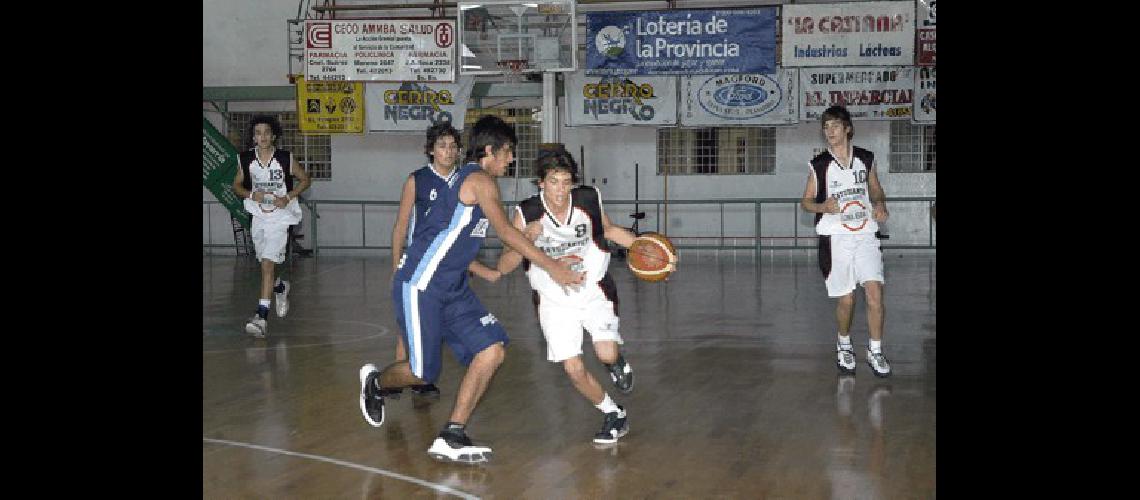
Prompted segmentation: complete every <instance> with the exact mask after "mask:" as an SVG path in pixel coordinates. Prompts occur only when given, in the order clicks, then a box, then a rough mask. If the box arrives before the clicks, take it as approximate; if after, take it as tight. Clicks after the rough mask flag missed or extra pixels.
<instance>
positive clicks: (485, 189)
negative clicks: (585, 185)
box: [460, 172, 585, 285]
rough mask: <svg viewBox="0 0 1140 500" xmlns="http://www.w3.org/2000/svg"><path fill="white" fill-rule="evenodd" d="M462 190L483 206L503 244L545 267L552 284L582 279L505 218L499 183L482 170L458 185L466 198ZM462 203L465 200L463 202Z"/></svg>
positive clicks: (581, 275)
mask: <svg viewBox="0 0 1140 500" xmlns="http://www.w3.org/2000/svg"><path fill="white" fill-rule="evenodd" d="M464 190H468V193H470V194H471V195H473V196H474V198H475V200H474V201H475V203H478V204H479V207H480V208H482V209H483V213H484V214H485V215H486V216H487V221H488V222H490V223H491V227H494V228H495V232H496V233H498V234H499V239H501V240H503V243H505V244H506V245H509V246H510V247H511V248H514V249H515V250H516V251H517V252H519V253H521V254H522V256H523V257H525V258H527V259H529V260H530V261H531V262H533V263H534V264H535V265H537V266H538V267H541V268H542V269H544V270H546V272H547V273H549V274H550V278H551V279H553V280H554V282H555V283H558V284H560V285H573V284H580V283H581V282H582V279H583V278H584V277H585V273H579V272H574V271H571V270H570V265H569V264H566V263H562V262H558V261H556V260H554V259H552V258H550V256H548V255H546V253H545V252H543V251H542V250H539V248H538V247H536V246H534V244H533V243H531V242H529V241H527V239H526V236H524V235H523V233H522V232H521V231H519V230H518V229H516V228H515V227H514V226H512V225H511V222H510V221H509V220H507V214H506V212H504V211H503V204H502V201H500V199H499V186H498V185H497V184H495V181H493V180H492V179H491V177H490V176H489V175H487V174H485V173H483V172H472V173H471V175H468V176H467V179H466V180H465V181H463V187H461V188H460V198H461V199H463V198H466V197H464V196H463V191H464ZM468 199H469V198H468ZM464 203H467V202H466V201H464Z"/></svg>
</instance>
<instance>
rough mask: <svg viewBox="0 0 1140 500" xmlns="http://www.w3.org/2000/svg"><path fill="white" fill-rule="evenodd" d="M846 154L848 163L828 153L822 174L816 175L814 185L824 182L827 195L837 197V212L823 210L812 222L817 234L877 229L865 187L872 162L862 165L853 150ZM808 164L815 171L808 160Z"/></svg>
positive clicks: (865, 231) (861, 231) (862, 232)
mask: <svg viewBox="0 0 1140 500" xmlns="http://www.w3.org/2000/svg"><path fill="white" fill-rule="evenodd" d="M849 157H850V162H851V164H850V165H847V166H844V165H840V164H839V160H838V159H837V158H835V156H834V154H832V155H831V161H830V163H829V164H828V165H827V175H826V176H825V178H824V179H820V178H819V177H818V176H816V180H815V181H816V183H817V187H818V183H819V182H825V183H826V186H827V197H828V198H831V197H837V198H838V201H839V213H837V214H823V217H822V218H820V220H819V222H818V223H816V225H815V231H816V233H817V234H820V235H835V234H864V233H872V234H873V233H874V232H875V231H878V230H879V224H878V223H877V222H875V220H874V219H873V218H872V217H871V196H870V192H869V190H868V188H867V176H868V174H869V173H870V169H871V167H872V165H865V164H864V163H863V160H862V159H861V158H860V157H859V155H856V154H854V151H852V152H850V154H849ZM808 168H809V169H811V170H812V172H815V169H814V168H813V167H812V165H811V163H810V162H809V164H808Z"/></svg>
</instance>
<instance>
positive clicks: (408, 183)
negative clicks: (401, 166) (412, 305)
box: [392, 174, 416, 274]
mask: <svg viewBox="0 0 1140 500" xmlns="http://www.w3.org/2000/svg"><path fill="white" fill-rule="evenodd" d="M415 204H416V176H415V175H411V174H409V175H408V178H407V179H406V180H404V190H403V191H402V192H400V208H399V209H398V211H397V212H396V223H395V224H393V225H392V274H395V273H396V266H398V265H399V264H400V258H401V257H403V256H404V241H405V238H407V235H408V221H409V220H411V217H412V208H413V207H414V206H415Z"/></svg>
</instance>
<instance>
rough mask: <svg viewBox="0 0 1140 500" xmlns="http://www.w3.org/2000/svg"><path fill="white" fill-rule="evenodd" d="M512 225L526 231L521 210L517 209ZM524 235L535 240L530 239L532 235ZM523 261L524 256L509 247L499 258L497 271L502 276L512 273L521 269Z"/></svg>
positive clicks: (496, 265) (496, 266)
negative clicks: (520, 265)
mask: <svg viewBox="0 0 1140 500" xmlns="http://www.w3.org/2000/svg"><path fill="white" fill-rule="evenodd" d="M511 225H512V226H514V228H515V229H518V230H520V231H522V230H524V229H525V228H524V226H523V216H522V211H521V210H519V209H517V208H516V209H515V216H514V219H512V220H511ZM540 231H541V229H540ZM523 235H524V236H526V237H527V239H528V240H531V241H533V240H534V238H531V237H530V236H531V235H530V234H527V233H523ZM537 237H538V235H535V238H537ZM522 261H523V256H522V254H521V253H518V252H517V251H515V249H514V248H511V247H509V246H507V247H504V248H503V254H502V255H500V256H499V262H498V263H497V264H495V269H497V270H498V271H499V274H500V275H503V274H508V273H510V272H511V271H514V270H515V268H516V267H519V264H522Z"/></svg>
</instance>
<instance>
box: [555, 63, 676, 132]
mask: <svg viewBox="0 0 1140 500" xmlns="http://www.w3.org/2000/svg"><path fill="white" fill-rule="evenodd" d="M564 88H565V89H566V106H565V107H566V113H565V115H566V126H568V127H579V126H587V125H676V124H677V77H675V76H638V75H633V76H588V75H586V74H585V72H583V71H575V72H573V73H567V74H566V85H565V86H564Z"/></svg>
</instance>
